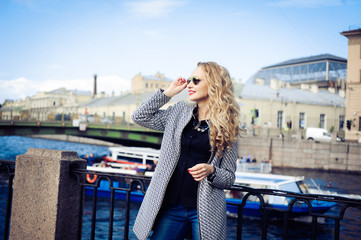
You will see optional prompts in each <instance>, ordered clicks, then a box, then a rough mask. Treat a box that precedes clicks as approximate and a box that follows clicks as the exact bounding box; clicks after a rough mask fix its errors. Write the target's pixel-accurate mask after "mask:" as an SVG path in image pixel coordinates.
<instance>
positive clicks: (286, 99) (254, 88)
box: [236, 54, 347, 138]
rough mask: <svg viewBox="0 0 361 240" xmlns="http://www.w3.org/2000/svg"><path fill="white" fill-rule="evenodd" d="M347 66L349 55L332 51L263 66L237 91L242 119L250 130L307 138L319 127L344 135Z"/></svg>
mask: <svg viewBox="0 0 361 240" xmlns="http://www.w3.org/2000/svg"><path fill="white" fill-rule="evenodd" d="M346 71H347V60H346V59H343V58H340V57H337V56H333V55H330V54H322V55H318V56H312V57H306V58H298V59H292V60H288V61H285V62H282V63H278V64H275V65H272V66H269V67H265V68H262V69H261V70H260V71H258V72H257V73H256V74H254V75H253V77H252V78H250V79H249V80H248V81H247V83H246V84H245V85H244V87H243V88H242V91H241V92H240V94H238V96H239V97H240V105H241V112H242V117H241V121H242V122H243V123H244V124H245V125H247V128H248V129H249V134H251V135H263V136H290V137H295V138H296V137H297V138H302V137H304V135H305V130H306V128H307V127H319V128H324V129H327V130H328V131H330V132H332V133H335V134H334V135H335V136H336V135H337V136H339V137H340V138H343V137H344V128H345V95H346V94H345V89H346V81H345V77H346ZM236 95H237V94H236Z"/></svg>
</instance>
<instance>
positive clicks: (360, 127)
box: [358, 117, 361, 131]
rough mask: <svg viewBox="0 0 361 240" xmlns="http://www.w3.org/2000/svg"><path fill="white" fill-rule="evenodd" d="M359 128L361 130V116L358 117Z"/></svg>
mask: <svg viewBox="0 0 361 240" xmlns="http://www.w3.org/2000/svg"><path fill="white" fill-rule="evenodd" d="M358 130H359V131H361V117H359V118H358Z"/></svg>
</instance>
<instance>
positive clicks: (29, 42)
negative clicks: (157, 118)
mask: <svg viewBox="0 0 361 240" xmlns="http://www.w3.org/2000/svg"><path fill="white" fill-rule="evenodd" d="M360 12H361V1H359V0H269V1H267V0H257V1H246V0H234V1H232V0H228V1H224V0H218V1H216V0H197V1H195V0H194V1H191V0H147V1H146V0H137V1H130V0H129V1H121V0H118V1H116V0H102V1H99V0H0V103H3V102H4V100H5V99H14V100H15V99H24V98H25V97H26V96H32V95H34V94H36V93H37V92H38V91H50V90H54V89H56V88H59V87H65V88H67V89H77V90H88V91H90V90H92V87H93V75H94V74H97V75H98V91H104V92H106V93H108V94H110V93H112V92H113V91H114V93H115V95H119V94H120V92H124V91H126V90H130V82H131V79H132V78H133V77H134V76H135V75H136V74H137V73H139V72H141V73H142V74H143V75H153V74H155V73H156V72H158V71H159V72H161V73H164V74H165V76H166V77H168V78H176V77H178V76H183V77H188V76H189V75H190V74H191V73H192V71H193V70H194V69H195V67H196V64H197V62H199V61H216V62H218V63H219V64H221V65H223V66H225V67H226V68H227V69H228V70H229V71H230V74H231V76H232V77H234V78H235V79H237V80H240V81H243V82H245V81H246V80H247V79H248V78H249V77H250V76H251V75H252V74H253V73H255V72H256V71H257V70H259V69H260V68H262V67H265V66H268V65H271V64H274V63H278V62H281V61H285V60H289V59H293V58H299V57H307V56H311V55H319V54H324V53H329V54H333V55H336V56H340V57H344V58H347V50H348V48H347V44H348V41H347V38H345V37H344V36H342V35H340V32H343V31H347V30H349V29H350V27H351V28H361V18H360Z"/></svg>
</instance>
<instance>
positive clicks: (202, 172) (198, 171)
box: [188, 163, 212, 181]
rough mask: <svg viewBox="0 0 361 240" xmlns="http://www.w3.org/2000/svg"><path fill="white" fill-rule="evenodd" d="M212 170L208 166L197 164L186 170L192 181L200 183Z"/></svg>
mask: <svg viewBox="0 0 361 240" xmlns="http://www.w3.org/2000/svg"><path fill="white" fill-rule="evenodd" d="M211 168H212V166H211V165H209V164H203V163H201V164H197V165H195V166H193V167H191V168H189V169H188V172H189V173H190V174H191V175H192V177H193V178H194V180H196V181H201V180H203V179H204V178H205V177H207V176H208V175H209V174H210V171H211V170H210V169H211Z"/></svg>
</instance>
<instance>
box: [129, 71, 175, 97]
mask: <svg viewBox="0 0 361 240" xmlns="http://www.w3.org/2000/svg"><path fill="white" fill-rule="evenodd" d="M171 82H172V79H169V78H166V77H164V74H161V73H159V72H157V73H156V74H155V75H152V76H143V75H142V74H141V73H138V74H137V75H135V76H134V77H133V79H132V87H131V92H132V94H140V93H146V92H155V91H157V90H158V89H159V88H162V89H166V88H167V87H168V86H169V85H170V84H171Z"/></svg>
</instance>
